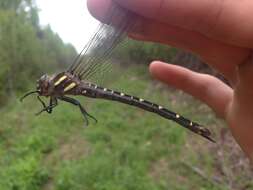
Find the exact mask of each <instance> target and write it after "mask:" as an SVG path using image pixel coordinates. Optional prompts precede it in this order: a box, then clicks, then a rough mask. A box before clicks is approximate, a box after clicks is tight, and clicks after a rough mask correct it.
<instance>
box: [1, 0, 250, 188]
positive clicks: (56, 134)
mask: <svg viewBox="0 0 253 190" xmlns="http://www.w3.org/2000/svg"><path fill="white" fill-rule="evenodd" d="M97 24H98V22H97V21H96V20H95V19H93V18H92V17H91V16H90V15H89V13H88V10H87V8H86V1H85V0H72V1H70V0H65V1H60V0H37V1H35V0H0V66H1V67H0V190H2V189H3V190H5V189H6V190H9V189H13V190H37V189H43V190H51V189H60V190H65V189H73V190H85V189H89V190H90V189H101V190H102V189H103V190H106V189H108V190H109V189H110V190H111V189H119V190H125V189H126V190H133V189H138V190H142V189H143V190H144V189H145V190H146V189H150V190H152V189H156V190H158V189H180V190H183V189H186V190H187V189H203V190H204V189H212V190H216V189H237V190H238V189H243V190H246V189H253V182H252V180H251V177H252V174H253V172H252V168H251V167H250V165H249V162H248V160H247V159H246V158H245V157H244V155H243V153H242V151H241V150H240V148H239V147H238V145H237V144H236V143H235V142H234V140H233V138H232V137H231V134H230V132H229V131H228V129H227V128H226V126H225V124H224V123H223V122H222V121H220V120H219V119H218V118H216V117H215V115H214V114H213V113H212V111H211V110H210V109H209V108H208V107H207V106H205V105H203V104H202V103H201V102H198V101H196V100H194V99H193V98H192V97H190V96H188V95H186V94H184V93H182V92H181V91H178V90H175V89H173V88H171V87H168V86H165V85H163V84H161V83H159V82H157V81H155V80H153V79H152V78H151V77H150V75H149V73H148V64H149V63H150V61H152V60H157V59H159V60H163V61H166V62H171V63H174V64H178V65H181V66H184V67H187V68H189V69H192V70H195V71H198V72H203V73H208V74H212V75H214V76H216V77H219V78H220V79H221V80H224V79H223V78H222V76H220V75H219V74H218V73H217V72H216V71H214V70H212V69H210V68H209V67H208V66H207V65H206V64H205V63H203V62H201V61H200V60H199V59H198V58H197V57H196V56H194V55H192V54H190V53H187V52H183V51H181V50H178V49H175V48H173V47H169V46H162V45H159V44H153V43H143V42H135V41H129V42H128V43H127V45H124V46H121V47H119V48H117V49H116V54H117V57H115V58H113V60H112V61H113V62H115V63H120V64H113V65H115V68H114V69H112V71H111V72H108V73H105V74H104V75H105V76H103V77H105V78H107V79H106V80H107V81H111V82H110V83H109V82H108V83H106V85H107V86H106V87H107V88H113V89H115V90H119V91H123V92H125V93H129V94H132V95H135V96H139V97H142V98H145V99H147V100H150V101H153V102H156V103H158V104H160V105H163V106H164V107H167V108H169V109H171V110H173V111H175V112H178V113H180V114H182V115H184V116H186V117H187V118H190V119H192V120H194V121H198V122H199V123H201V124H203V125H205V126H207V127H208V128H209V129H210V130H211V131H213V132H214V134H215V139H216V140H217V143H216V144H212V143H209V142H207V141H206V140H205V139H203V138H201V137H199V136H196V135H194V134H192V133H191V132H189V131H187V130H185V129H183V128H182V127H179V126H178V125H177V124H175V123H173V122H171V121H168V120H165V119H163V118H160V117H158V116H157V115H154V114H151V113H147V112H145V111H142V110H140V109H137V108H133V107H130V106H127V105H122V104H119V103H116V102H109V101H104V100H93V99H92V100H91V99H88V98H85V97H81V98H79V100H80V101H81V103H82V105H84V107H85V108H86V109H87V110H88V112H89V113H90V114H92V115H93V116H95V117H96V118H97V119H98V121H99V122H98V123H97V124H94V123H92V121H91V122H90V125H89V127H84V122H83V118H82V116H81V114H80V112H79V110H78V109H76V108H75V107H73V106H71V105H67V104H64V103H62V104H60V105H59V106H58V107H57V108H55V109H54V113H53V114H52V115H48V114H42V115H41V116H39V117H36V116H35V115H34V113H36V112H37V111H39V110H40V108H41V107H40V104H39V103H38V102H37V99H36V97H29V98H28V99H26V100H25V101H24V102H23V103H20V102H19V97H20V96H22V94H23V93H25V92H27V91H29V90H31V89H34V88H35V86H36V80H37V79H38V78H39V77H40V76H41V75H42V74H44V73H49V74H52V73H55V72H57V71H61V70H64V69H65V68H66V67H67V66H68V65H70V64H71V63H72V61H73V59H74V58H75V56H76V55H77V54H78V52H79V51H80V50H81V49H82V47H83V46H84V45H85V43H87V42H88V40H89V38H90V36H91V35H92V34H93V33H94V31H95V30H96V27H97ZM101 77H102V76H101ZM115 77H117V80H115ZM224 82H226V81H225V80H224Z"/></svg>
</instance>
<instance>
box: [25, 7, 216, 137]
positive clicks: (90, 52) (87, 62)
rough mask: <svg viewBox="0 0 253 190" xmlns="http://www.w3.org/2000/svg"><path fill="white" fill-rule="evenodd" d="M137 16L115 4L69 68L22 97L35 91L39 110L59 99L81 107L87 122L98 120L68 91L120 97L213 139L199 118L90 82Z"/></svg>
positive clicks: (49, 110) (45, 77)
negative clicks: (195, 120) (48, 100)
mask: <svg viewBox="0 0 253 190" xmlns="http://www.w3.org/2000/svg"><path fill="white" fill-rule="evenodd" d="M137 20H138V16H137V15H135V14H134V13H132V12H129V11H126V10H123V9H122V8H121V7H119V6H118V5H112V6H111V7H110V8H109V10H108V12H107V14H106V15H105V22H106V23H107V24H103V23H100V25H99V29H98V30H97V32H96V33H95V34H94V35H93V37H92V38H91V39H90V41H89V42H88V43H87V44H86V46H85V47H84V48H83V50H82V51H81V52H80V54H79V55H78V56H77V57H76V59H75V60H74V62H73V63H72V64H71V65H70V66H69V68H68V69H67V70H65V71H64V72H61V73H58V74H55V75H52V76H48V75H43V76H42V77H41V78H40V79H39V80H38V81H37V90H36V91H33V92H29V93H27V94H26V95H25V96H23V97H22V98H21V100H23V99H24V98H25V97H27V96H29V95H31V94H33V93H37V94H38V96H37V98H38V100H39V101H40V102H41V104H42V105H43V109H42V110H41V111H40V112H39V113H38V114H40V113H42V112H47V113H52V111H53V109H54V107H56V106H57V103H58V100H61V101H65V102H68V103H70V104H73V105H75V106H77V107H79V108H80V110H81V112H82V115H83V116H84V119H85V121H86V123H87V125H88V117H90V118H92V119H93V120H95V121H97V120H96V119H95V118H94V117H93V116H91V115H90V114H89V113H88V112H87V111H86V110H85V109H84V107H83V106H82V105H81V104H80V102H79V101H78V100H76V99H74V98H72V97H69V95H72V96H77V95H79V96H85V97H90V98H101V99H107V100H112V101H117V102H121V103H124V104H128V105H131V106H135V107H139V108H141V109H143V110H146V111H149V112H153V113H156V114H157V115H160V116H161V117H163V118H166V119H169V120H172V121H175V122H176V123H178V124H179V125H181V126H183V127H185V128H187V129H189V130H191V131H192V132H194V133H196V134H198V135H201V136H203V137H204V138H206V139H208V140H210V141H212V142H214V140H213V139H212V138H211V133H210V131H209V130H208V129H207V128H204V127H203V126H201V125H200V124H198V123H196V122H193V121H190V120H189V119H186V118H184V117H182V116H181V115H179V114H177V113H174V112H172V111H170V110H168V109H166V108H164V107H162V106H160V105H157V104H155V103H151V102H149V101H147V100H144V99H142V98H138V97H135V96H131V95H128V94H124V93H122V92H117V91H114V90H110V89H107V88H103V87H100V86H98V85H96V84H94V83H91V82H90V81H92V78H93V77H94V76H95V75H98V74H100V73H101V71H102V72H103V71H105V70H106V69H107V68H108V65H110V61H108V60H109V58H110V56H111V54H112V51H113V49H115V47H116V46H117V45H119V44H121V43H122V41H123V40H124V38H126V36H127V33H129V32H130V31H131V30H132V29H133V28H134V27H135V26H137V24H136V23H137V22H138V21H137ZM133 23H135V24H133ZM112 26H113V27H112ZM41 96H44V97H49V98H50V103H49V105H46V104H45V103H44V102H43V101H42V99H41V98H40V97H41Z"/></svg>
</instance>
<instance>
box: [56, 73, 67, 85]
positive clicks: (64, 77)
mask: <svg viewBox="0 0 253 190" xmlns="http://www.w3.org/2000/svg"><path fill="white" fill-rule="evenodd" d="M66 78H67V76H66V75H64V76H62V77H61V78H59V80H58V81H56V82H55V83H54V85H55V86H57V85H59V84H60V83H61V82H62V81H64V80H65V79H66Z"/></svg>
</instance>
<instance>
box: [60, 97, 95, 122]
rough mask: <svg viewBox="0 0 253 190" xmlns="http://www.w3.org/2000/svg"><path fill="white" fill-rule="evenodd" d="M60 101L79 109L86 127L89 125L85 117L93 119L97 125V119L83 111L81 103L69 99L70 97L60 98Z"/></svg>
mask: <svg viewBox="0 0 253 190" xmlns="http://www.w3.org/2000/svg"><path fill="white" fill-rule="evenodd" d="M59 99H60V100H63V101H65V102H68V103H71V104H73V105H75V106H78V107H79V109H80V110H81V112H82V114H83V116H84V118H85V121H86V125H88V124H89V121H88V119H87V116H88V117H90V118H91V119H93V120H94V121H95V122H96V123H97V119H96V118H95V117H93V116H92V115H90V114H89V113H88V112H87V111H86V110H85V109H84V107H83V106H82V105H81V103H80V102H79V101H77V100H76V99H74V98H70V97H67V96H63V97H60V98H59Z"/></svg>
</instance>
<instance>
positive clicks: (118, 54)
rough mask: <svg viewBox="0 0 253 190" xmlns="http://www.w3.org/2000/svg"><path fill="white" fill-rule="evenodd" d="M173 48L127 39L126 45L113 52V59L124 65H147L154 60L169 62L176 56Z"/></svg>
mask: <svg viewBox="0 0 253 190" xmlns="http://www.w3.org/2000/svg"><path fill="white" fill-rule="evenodd" d="M176 53H177V50H176V49H175V48H172V47H169V46H165V45H161V44H154V43H151V42H150V43H143V42H136V41H134V40H130V39H128V41H127V43H123V44H122V45H120V46H119V47H117V49H116V50H115V52H114V57H115V58H117V59H119V60H120V62H124V64H129V63H135V64H149V63H150V62H151V61H154V60H157V59H159V60H161V61H171V59H172V58H173V57H174V56H175V55H176Z"/></svg>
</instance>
